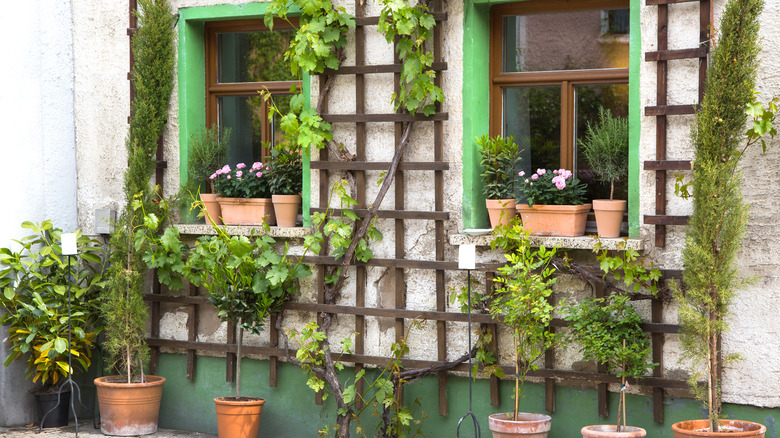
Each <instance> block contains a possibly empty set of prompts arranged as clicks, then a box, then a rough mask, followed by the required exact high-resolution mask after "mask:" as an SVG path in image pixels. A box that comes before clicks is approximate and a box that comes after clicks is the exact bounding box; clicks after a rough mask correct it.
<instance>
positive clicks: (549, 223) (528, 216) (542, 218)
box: [517, 204, 590, 237]
mask: <svg viewBox="0 0 780 438" xmlns="http://www.w3.org/2000/svg"><path fill="white" fill-rule="evenodd" d="M517 211H518V213H520V216H521V217H522V218H523V228H525V229H526V230H531V234H533V235H534V236H562V237H575V236H582V235H583V234H585V224H586V223H587V221H588V212H589V211H590V204H582V205H539V204H535V205H534V206H533V207H529V206H528V204H517Z"/></svg>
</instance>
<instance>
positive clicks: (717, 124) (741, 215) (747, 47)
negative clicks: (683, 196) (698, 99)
mask: <svg viewBox="0 0 780 438" xmlns="http://www.w3.org/2000/svg"><path fill="white" fill-rule="evenodd" d="M763 6H764V2H763V1H762V0H731V1H729V2H727V4H726V6H725V9H724V12H723V19H722V21H721V29H720V31H719V32H718V35H719V38H718V42H717V44H715V46H714V48H713V50H712V52H711V56H710V60H711V64H710V66H709V68H708V69H707V82H706V90H705V93H704V99H703V101H702V106H701V109H700V110H699V111H698V112H697V114H696V120H695V123H694V125H693V127H692V129H691V138H692V141H693V145H694V147H695V158H694V161H693V181H692V183H691V184H692V195H693V214H692V215H691V218H690V220H689V222H688V229H687V233H686V245H685V248H684V250H683V263H684V265H685V270H684V272H683V285H684V288H685V290H684V291H683V290H682V289H678V290H677V291H676V293H675V298H676V300H678V302H679V304H680V309H679V314H680V324H681V325H682V328H683V332H682V334H681V341H682V345H683V349H684V351H685V357H686V358H688V359H690V360H691V363H692V364H693V367H692V369H691V378H690V383H691V384H692V389H693V390H694V392H695V393H696V395H697V396H698V397H700V399H701V400H702V402H703V403H704V404H705V406H706V407H707V409H708V413H709V418H710V423H711V427H712V428H713V430H717V427H718V424H717V421H716V420H717V418H718V416H719V415H720V411H721V383H720V379H719V369H718V363H717V360H714V361H713V360H711V358H717V356H718V354H719V352H718V344H719V342H718V340H719V338H720V335H721V334H722V333H723V332H724V330H726V328H727V327H726V325H727V324H726V321H727V319H728V316H729V307H730V305H731V302H732V301H733V298H734V295H735V294H736V292H737V290H739V289H740V288H741V287H743V286H744V285H745V284H746V282H747V281H746V279H744V278H741V277H740V276H739V273H738V270H737V266H736V262H737V255H738V252H739V249H740V246H741V244H742V238H743V236H744V232H745V225H746V223H747V220H748V206H747V204H746V203H745V202H744V199H743V197H742V176H741V171H740V170H739V163H740V160H741V158H742V157H743V154H744V145H745V142H746V137H745V122H746V114H745V111H746V108H748V105H749V104H751V103H752V102H754V98H753V89H754V88H755V80H756V70H757V67H758V62H759V59H758V54H759V51H760V43H759V17H760V15H761V12H762V10H763ZM769 131H770V129H768V128H766V126H764V127H762V128H761V129H760V130H759V131H754V132H755V133H756V135H758V132H769ZM702 375H704V377H705V379H706V382H707V384H706V387H704V386H700V385H699V383H698V380H699V378H700V377H701V376H702Z"/></svg>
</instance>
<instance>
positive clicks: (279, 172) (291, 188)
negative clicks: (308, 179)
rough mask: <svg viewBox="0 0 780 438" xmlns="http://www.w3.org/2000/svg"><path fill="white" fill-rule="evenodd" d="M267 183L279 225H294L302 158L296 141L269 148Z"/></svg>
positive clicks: (299, 195)
mask: <svg viewBox="0 0 780 438" xmlns="http://www.w3.org/2000/svg"><path fill="white" fill-rule="evenodd" d="M270 163H271V166H270V167H271V169H270V171H269V181H268V184H269V186H270V189H271V199H272V200H273V204H274V213H275V215H276V222H277V224H278V225H279V226H280V227H294V226H295V224H296V222H297V219H298V208H299V207H300V205H301V188H302V185H303V179H302V177H303V158H302V155H301V148H300V146H298V144H297V142H292V141H283V142H281V143H279V144H278V145H276V146H274V147H273V148H271V160H270Z"/></svg>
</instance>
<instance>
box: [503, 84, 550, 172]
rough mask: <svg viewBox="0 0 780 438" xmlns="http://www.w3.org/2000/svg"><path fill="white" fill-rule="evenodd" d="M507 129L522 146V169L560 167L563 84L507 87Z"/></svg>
mask: <svg viewBox="0 0 780 438" xmlns="http://www.w3.org/2000/svg"><path fill="white" fill-rule="evenodd" d="M503 131H504V136H510V135H511V136H514V137H515V143H517V145H518V147H519V148H520V156H521V157H522V161H520V168H519V170H524V171H525V173H527V174H529V175H530V174H531V173H532V172H533V171H535V170H536V169H538V168H545V169H557V168H560V162H561V159H560V157H561V154H560V148H561V87H506V88H504V130H503ZM519 170H518V171H519Z"/></svg>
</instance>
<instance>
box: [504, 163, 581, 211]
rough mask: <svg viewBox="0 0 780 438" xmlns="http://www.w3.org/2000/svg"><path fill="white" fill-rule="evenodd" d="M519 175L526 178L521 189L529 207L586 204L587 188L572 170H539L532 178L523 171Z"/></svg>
mask: <svg viewBox="0 0 780 438" xmlns="http://www.w3.org/2000/svg"><path fill="white" fill-rule="evenodd" d="M518 175H519V176H520V177H521V178H525V180H524V184H523V185H522V186H521V188H522V191H523V194H524V195H525V198H526V201H527V202H528V205H529V206H533V205H534V204H540V205H580V204H583V203H584V202H585V189H586V186H585V184H584V183H582V182H580V180H578V179H577V177H575V176H574V174H573V173H572V172H571V171H570V170H566V169H557V170H547V169H537V170H536V172H535V173H534V174H532V175H530V176H526V174H525V172H523V171H521V172H520V173H518Z"/></svg>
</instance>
